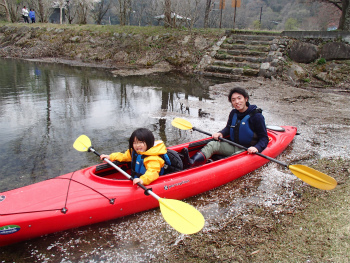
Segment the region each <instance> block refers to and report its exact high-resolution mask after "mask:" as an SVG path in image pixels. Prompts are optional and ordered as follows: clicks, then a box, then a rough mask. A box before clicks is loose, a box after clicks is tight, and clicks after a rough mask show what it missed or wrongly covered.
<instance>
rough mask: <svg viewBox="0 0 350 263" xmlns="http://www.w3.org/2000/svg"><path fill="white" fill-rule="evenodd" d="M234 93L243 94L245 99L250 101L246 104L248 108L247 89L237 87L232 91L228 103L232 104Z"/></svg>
mask: <svg viewBox="0 0 350 263" xmlns="http://www.w3.org/2000/svg"><path fill="white" fill-rule="evenodd" d="M233 93H238V94H241V95H242V96H243V97H244V98H246V99H248V100H247V103H246V104H247V106H248V105H249V94H248V92H247V91H246V90H245V89H243V88H241V87H235V88H233V89H231V90H230V93H229V94H228V101H229V102H231V97H232V95H233Z"/></svg>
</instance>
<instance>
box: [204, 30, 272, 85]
mask: <svg viewBox="0 0 350 263" xmlns="http://www.w3.org/2000/svg"><path fill="white" fill-rule="evenodd" d="M278 36H279V35H278V34H266V35H264V34H256V35H255V34H254V35H253V34H251V35H248V34H245V33H244V34H239V33H237V32H236V33H232V32H231V34H230V32H227V37H226V39H225V40H224V41H223V43H221V45H220V46H219V48H218V49H217V51H216V52H215V55H213V56H212V59H211V60H210V63H209V64H207V65H206V66H205V67H204V68H203V70H202V72H201V73H202V74H203V75H205V76H211V77H219V78H227V79H234V80H247V79H248V78H251V77H256V76H258V75H259V70H260V66H261V64H262V63H264V62H266V61H268V59H269V57H268V55H269V52H270V49H271V45H272V42H273V40H274V39H275V38H277V37H278Z"/></svg>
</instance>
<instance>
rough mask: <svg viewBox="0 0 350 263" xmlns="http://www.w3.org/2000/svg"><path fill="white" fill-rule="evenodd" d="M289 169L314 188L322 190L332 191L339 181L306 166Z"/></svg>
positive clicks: (295, 166) (298, 165) (294, 166)
mask: <svg viewBox="0 0 350 263" xmlns="http://www.w3.org/2000/svg"><path fill="white" fill-rule="evenodd" d="M288 168H289V169H290V170H291V172H292V173H293V174H295V175H296V176H297V177H299V178H300V179H301V180H303V181H304V182H305V183H307V184H309V185H311V186H313V187H316V188H319V189H322V190H332V189H334V188H335V187H336V186H337V181H336V180H335V179H334V178H333V177H330V176H328V175H326V174H324V173H321V172H319V171H317V170H315V169H312V168H310V167H307V166H305V165H301V164H295V165H289V166H288Z"/></svg>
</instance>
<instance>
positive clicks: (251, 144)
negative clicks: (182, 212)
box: [187, 87, 269, 167]
mask: <svg viewBox="0 0 350 263" xmlns="http://www.w3.org/2000/svg"><path fill="white" fill-rule="evenodd" d="M228 101H229V102H230V103H231V104H232V106H233V108H234V109H233V110H232V111H231V112H230V115H229V118H228V121H227V125H226V127H225V128H224V129H222V130H221V131H219V132H216V133H214V134H213V135H212V137H213V138H214V139H215V140H216V141H211V142H209V143H208V144H207V145H206V146H204V147H203V148H202V149H201V151H199V152H197V153H196V154H195V155H194V156H192V158H188V160H189V163H188V166H190V167H192V166H196V165H201V164H203V163H205V162H206V161H207V160H208V159H209V158H210V157H211V156H212V155H213V154H219V155H224V156H230V155H232V154H234V153H238V152H241V151H243V150H242V149H241V148H238V147H236V146H234V145H231V144H229V143H227V142H222V141H220V137H226V136H230V140H231V141H234V142H236V143H238V144H240V145H243V146H245V147H247V148H248V150H247V151H248V153H256V152H262V151H263V150H264V149H265V148H266V146H267V144H268V142H269V138H268V136H267V131H266V125H265V119H264V116H263V115H262V114H261V112H262V110H261V109H259V108H258V107H257V106H256V105H251V104H250V103H249V95H248V93H247V91H246V90H244V89H243V88H240V87H236V88H233V89H231V91H230V93H229V95H228ZM187 154H188V151H187Z"/></svg>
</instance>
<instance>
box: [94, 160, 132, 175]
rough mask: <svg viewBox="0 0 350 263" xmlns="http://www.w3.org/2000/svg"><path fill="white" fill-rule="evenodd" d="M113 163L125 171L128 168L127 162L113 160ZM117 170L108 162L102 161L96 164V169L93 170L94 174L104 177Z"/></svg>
mask: <svg viewBox="0 0 350 263" xmlns="http://www.w3.org/2000/svg"><path fill="white" fill-rule="evenodd" d="M113 163H114V164H115V165H117V166H119V167H120V168H121V169H122V170H124V171H127V170H129V169H130V163H129V162H118V161H114V162H113ZM111 168H113V169H111ZM116 172H117V170H116V169H115V168H114V167H112V166H111V165H110V164H108V163H103V164H100V165H97V166H96V170H95V174H96V175H98V176H100V177H104V176H107V175H110V174H114V173H116Z"/></svg>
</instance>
